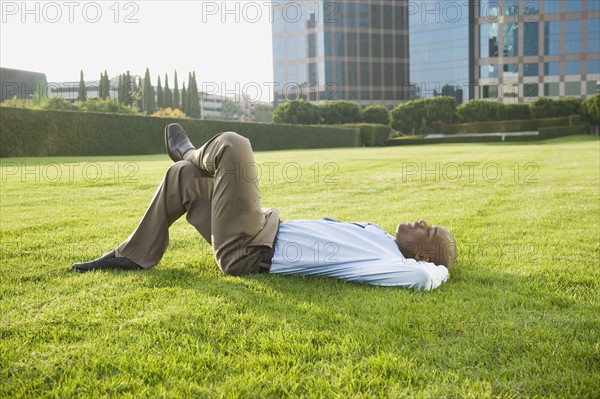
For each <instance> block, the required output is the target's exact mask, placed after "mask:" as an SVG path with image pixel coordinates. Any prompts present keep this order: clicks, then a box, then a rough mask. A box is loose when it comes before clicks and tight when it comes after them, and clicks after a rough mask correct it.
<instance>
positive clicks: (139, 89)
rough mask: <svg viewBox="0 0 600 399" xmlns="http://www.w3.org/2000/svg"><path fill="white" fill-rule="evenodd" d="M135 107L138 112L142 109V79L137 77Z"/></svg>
mask: <svg viewBox="0 0 600 399" xmlns="http://www.w3.org/2000/svg"><path fill="white" fill-rule="evenodd" d="M136 93H137V96H136V100H137V101H136V105H137V109H138V110H140V111H141V110H142V109H143V106H144V105H143V101H144V99H143V92H142V77H141V76H138V82H137V88H136Z"/></svg>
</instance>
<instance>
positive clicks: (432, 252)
mask: <svg viewBox="0 0 600 399" xmlns="http://www.w3.org/2000/svg"><path fill="white" fill-rule="evenodd" d="M451 239H452V236H451V234H450V232H448V230H446V229H444V228H443V227H440V226H430V225H429V224H428V223H427V222H426V221H425V220H421V221H419V222H417V221H415V222H412V223H402V224H400V225H398V227H397V228H396V244H398V248H400V252H402V254H403V255H404V256H405V257H407V258H412V259H417V260H426V261H432V260H434V259H436V258H439V257H438V256H437V255H436V252H441V246H443V244H444V243H447V242H450V240H451ZM452 241H453V239H452Z"/></svg>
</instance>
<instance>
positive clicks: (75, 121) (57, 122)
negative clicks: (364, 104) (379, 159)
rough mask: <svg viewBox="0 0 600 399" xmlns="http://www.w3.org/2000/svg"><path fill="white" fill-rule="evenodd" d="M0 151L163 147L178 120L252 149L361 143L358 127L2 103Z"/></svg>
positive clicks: (198, 140)
mask: <svg viewBox="0 0 600 399" xmlns="http://www.w3.org/2000/svg"><path fill="white" fill-rule="evenodd" d="M0 119H1V123H0V157H21V156H22V157H31V156H80V155H145V154H160V153H164V151H165V147H164V135H163V132H164V128H165V126H166V125H167V124H169V123H174V122H176V123H179V124H181V126H183V128H184V129H185V130H186V132H187V133H188V135H189V137H190V139H191V140H192V142H193V143H195V144H196V145H201V144H202V143H204V142H206V141H207V140H208V139H210V138H211V137H212V136H213V135H215V134H217V133H220V132H224V131H235V132H237V133H239V134H241V135H243V136H245V137H247V138H249V139H250V141H251V142H252V147H253V148H254V150H258V151H261V150H263V151H264V150H284V149H296V148H329V147H358V146H360V145H361V133H360V129H359V128H357V127H354V128H353V127H341V126H340V127H332V126H303V125H276V124H260V123H244V122H225V121H205V120H199V119H173V118H156V117H148V116H138V115H119V114H102V113H93V112H74V111H40V110H29V109H18V108H8V107H0Z"/></svg>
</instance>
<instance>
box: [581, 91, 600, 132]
mask: <svg viewBox="0 0 600 399" xmlns="http://www.w3.org/2000/svg"><path fill="white" fill-rule="evenodd" d="M581 117H582V118H583V120H584V121H586V122H588V123H589V124H590V125H591V126H592V128H593V130H594V132H595V134H598V133H599V132H600V93H596V94H595V95H594V96H592V97H590V98H588V99H586V100H585V101H584V102H583V103H582V104H581Z"/></svg>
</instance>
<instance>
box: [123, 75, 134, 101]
mask: <svg viewBox="0 0 600 399" xmlns="http://www.w3.org/2000/svg"><path fill="white" fill-rule="evenodd" d="M134 102H135V96H134V90H133V82H132V81H131V75H130V74H129V71H127V73H125V74H124V75H123V103H124V104H127V105H132V104H133V103H134Z"/></svg>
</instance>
